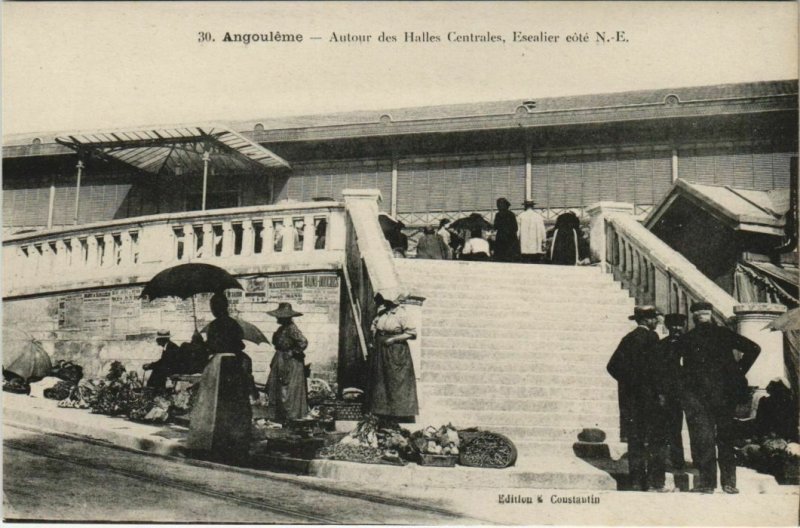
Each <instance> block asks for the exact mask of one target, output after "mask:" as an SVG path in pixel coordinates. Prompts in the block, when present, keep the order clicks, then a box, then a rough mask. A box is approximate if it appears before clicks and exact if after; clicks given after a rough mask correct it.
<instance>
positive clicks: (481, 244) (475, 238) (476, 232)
mask: <svg viewBox="0 0 800 528" xmlns="http://www.w3.org/2000/svg"><path fill="white" fill-rule="evenodd" d="M481 235H482V231H481V229H478V228H476V229H473V230H472V231H471V232H470V239H469V240H467V241H466V242H465V243H464V248H463V249H462V250H461V260H489V256H490V250H489V241H488V240H486V239H485V238H483V237H482V236H481Z"/></svg>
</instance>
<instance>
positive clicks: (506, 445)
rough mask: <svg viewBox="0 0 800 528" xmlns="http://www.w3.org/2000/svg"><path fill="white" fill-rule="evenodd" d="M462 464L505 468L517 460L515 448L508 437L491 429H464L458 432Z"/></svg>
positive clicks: (460, 462)
mask: <svg viewBox="0 0 800 528" xmlns="http://www.w3.org/2000/svg"><path fill="white" fill-rule="evenodd" d="M458 436H459V438H460V444H461V449H460V451H459V453H460V456H459V461H458V463H459V464H461V465H462V466H471V467H483V468H496V469H501V468H507V467H509V466H513V465H514V463H515V462H516V461H517V448H516V446H515V445H514V442H512V441H511V440H509V439H508V437H506V436H504V435H501V434H499V433H493V432H491V431H481V430H479V429H464V430H461V431H459V432H458Z"/></svg>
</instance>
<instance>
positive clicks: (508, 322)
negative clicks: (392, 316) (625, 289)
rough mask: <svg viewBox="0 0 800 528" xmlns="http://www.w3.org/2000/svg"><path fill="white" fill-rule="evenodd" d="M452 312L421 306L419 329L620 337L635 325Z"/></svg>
mask: <svg viewBox="0 0 800 528" xmlns="http://www.w3.org/2000/svg"><path fill="white" fill-rule="evenodd" d="M456 315H461V314H454V315H449V314H448V315H438V316H434V315H430V314H426V313H425V312H424V308H423V316H422V323H423V331H424V330H425V329H427V328H464V327H472V328H494V329H497V330H500V329H506V328H508V329H526V330H537V331H539V330H542V331H565V332H616V333H618V334H619V335H620V337H622V336H624V335H625V334H627V333H628V332H630V331H631V330H633V329H634V328H636V325H634V324H632V323H631V322H630V321H625V322H620V321H595V320H592V319H589V320H586V321H585V322H584V321H581V322H580V323H578V322H577V321H575V320H568V319H565V318H564V317H561V318H560V319H553V320H550V321H544V320H540V319H539V317H538V316H536V315H531V316H528V317H520V316H518V315H516V314H509V316H508V317H504V316H499V315H498V314H494V315H490V314H485V315H482V314H473V315H472V316H471V317H457V316H456Z"/></svg>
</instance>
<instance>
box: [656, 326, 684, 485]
mask: <svg viewBox="0 0 800 528" xmlns="http://www.w3.org/2000/svg"><path fill="white" fill-rule="evenodd" d="M664 326H666V327H667V330H669V335H668V336H667V337H665V338H664V339H662V340H661V341H660V342H659V343H658V345H657V346H656V348H655V353H654V355H653V366H654V382H655V388H656V395H657V397H658V403H659V406H658V409H657V411H658V414H659V416H660V418H659V419H658V420H656V421H655V423H656V424H657V426H660V427H662V428H663V431H662V434H663V436H664V438H665V440H666V443H667V444H668V445H669V452H668V453H665V456H667V460H669V461H670V462H671V466H672V468H673V469H678V470H681V469H683V468H684V466H685V465H686V461H685V459H684V453H683V437H682V434H681V430H682V429H683V408H682V407H681V394H682V390H681V385H680V375H681V372H680V371H681V357H680V350H679V349H678V341H679V340H680V337H681V336H682V335H683V333H684V330H685V328H686V316H685V315H683V314H679V313H672V314H667V315H666V316H665V317H664Z"/></svg>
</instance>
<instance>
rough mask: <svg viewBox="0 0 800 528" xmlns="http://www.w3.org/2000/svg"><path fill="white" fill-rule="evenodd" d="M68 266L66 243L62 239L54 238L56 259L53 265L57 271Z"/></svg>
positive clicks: (59, 271) (61, 270)
mask: <svg viewBox="0 0 800 528" xmlns="http://www.w3.org/2000/svg"><path fill="white" fill-rule="evenodd" d="M67 266H69V254H68V253H67V243H66V242H64V239H62V238H59V239H58V240H56V259H55V267H56V270H58V273H61V272H63V271H64V270H65V269H66V268H67Z"/></svg>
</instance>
